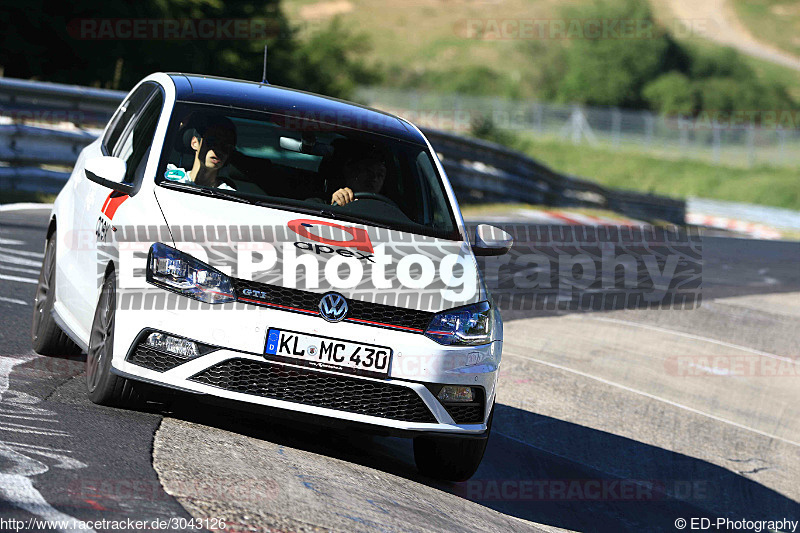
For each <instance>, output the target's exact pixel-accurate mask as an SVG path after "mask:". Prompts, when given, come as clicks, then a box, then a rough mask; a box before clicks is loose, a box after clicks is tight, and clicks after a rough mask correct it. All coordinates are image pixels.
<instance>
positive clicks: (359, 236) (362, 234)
mask: <svg viewBox="0 0 800 533" xmlns="http://www.w3.org/2000/svg"><path fill="white" fill-rule="evenodd" d="M287 225H288V226H289V229H291V230H292V231H294V232H295V233H297V234H298V235H300V236H301V237H305V238H306V239H311V240H312V241H316V242H319V243H322V244H330V245H332V246H341V247H344V248H355V249H356V250H361V251H363V252H370V253H372V252H374V251H375V250H374V249H373V248H372V241H370V239H369V233H367V230H365V229H361V228H354V227H348V226H342V225H341V224H336V223H334V222H328V221H326V220H311V219H306V218H298V219H296V220H290V221H289V223H288V224H287ZM319 227H325V228H332V229H334V230H340V231H341V232H344V233H347V234H348V235H350V236H351V237H352V239H347V240H336V239H329V238H326V237H324V236H322V235H315V234H314V233H312V232H311V230H312V229H314V228H319Z"/></svg>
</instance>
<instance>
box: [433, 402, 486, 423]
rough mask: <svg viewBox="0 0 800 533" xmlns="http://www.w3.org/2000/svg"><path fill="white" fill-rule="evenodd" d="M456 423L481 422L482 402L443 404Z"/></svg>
mask: <svg viewBox="0 0 800 533" xmlns="http://www.w3.org/2000/svg"><path fill="white" fill-rule="evenodd" d="M443 405H444V408H445V409H446V410H447V412H448V413H450V416H452V417H453V420H455V422H456V424H480V423H481V422H483V404H468V405H457V404H443Z"/></svg>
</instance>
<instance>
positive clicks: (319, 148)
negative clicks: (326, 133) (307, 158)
mask: <svg viewBox="0 0 800 533" xmlns="http://www.w3.org/2000/svg"><path fill="white" fill-rule="evenodd" d="M280 145H281V148H283V149H284V150H289V151H291V152H298V153H301V154H309V155H321V156H323V157H324V156H326V155H329V154H331V153H333V148H332V147H331V146H330V145H328V144H322V143H318V142H316V139H315V138H314V136H313V135H307V134H303V139H302V140H300V139H294V138H292V137H281V138H280Z"/></svg>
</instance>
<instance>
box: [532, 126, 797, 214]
mask: <svg viewBox="0 0 800 533" xmlns="http://www.w3.org/2000/svg"><path fill="white" fill-rule="evenodd" d="M519 144H520V145H521V146H522V147H523V151H525V152H526V153H527V154H528V155H530V156H531V157H533V158H535V159H537V160H539V161H541V162H542V163H544V164H546V165H547V166H549V167H551V168H552V169H554V170H557V171H559V172H563V173H566V174H570V175H574V176H577V177H581V178H585V179H588V180H591V181H595V182H597V183H600V184H602V185H606V186H608V187H613V188H617V189H627V190H634V191H641V192H649V193H654V194H662V195H666V196H672V197H677V198H687V197H689V196H697V197H700V198H712V199H716V200H728V201H732V202H745V203H755V204H762V205H771V206H775V207H784V208H787V209H795V210H800V169H797V168H791V167H773V166H765V165H762V166H757V167H754V168H741V167H731V166H724V165H714V164H710V163H704V162H702V161H693V160H671V159H664V158H659V157H653V156H650V155H644V154H641V153H640V152H636V151H628V150H619V151H616V150H612V149H610V148H604V147H591V146H587V145H578V146H576V145H574V144H572V143H570V142H565V141H561V140H555V139H543V138H535V137H525V138H523V139H522V140H521V141H520V143H519Z"/></svg>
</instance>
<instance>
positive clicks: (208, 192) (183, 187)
mask: <svg viewBox="0 0 800 533" xmlns="http://www.w3.org/2000/svg"><path fill="white" fill-rule="evenodd" d="M159 185H161V186H162V187H167V188H168V189H177V190H179V191H186V192H192V193H196V194H202V195H205V196H212V197H214V198H224V199H226V200H233V201H234V202H241V203H243V204H255V203H256V202H254V201H252V200H248V199H247V198H242V197H241V196H237V195H235V194H229V193H227V192H225V191H224V190H220V189H211V188H208V189H207V188H201V187H195V186H192V185H187V184H185V183H178V182H174V181H167V180H165V181H162V182H161V183H160V184H159Z"/></svg>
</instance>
